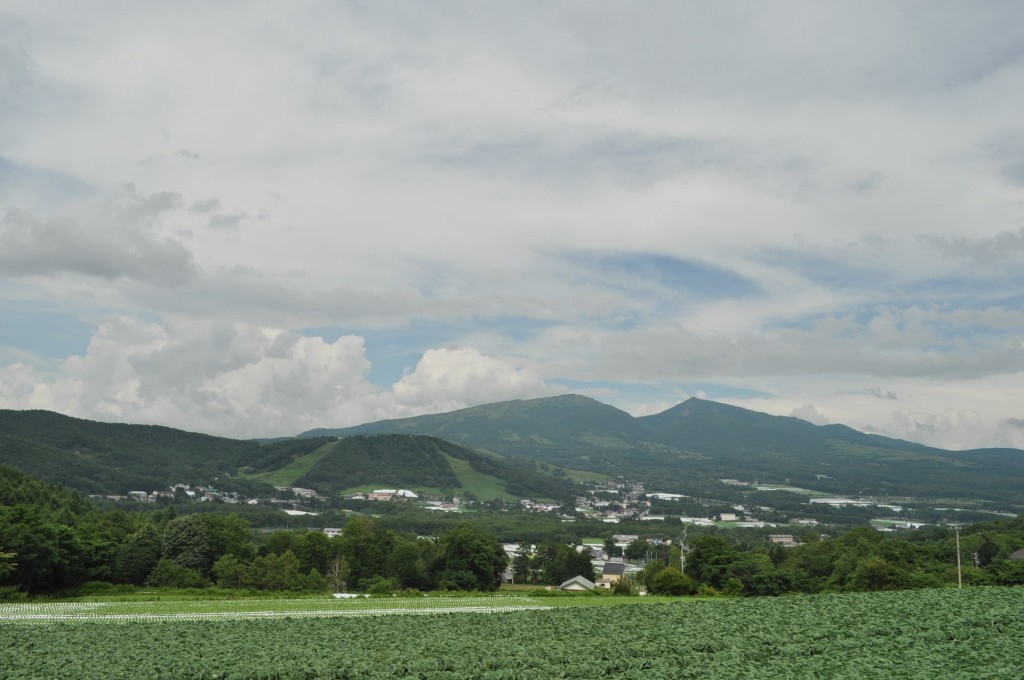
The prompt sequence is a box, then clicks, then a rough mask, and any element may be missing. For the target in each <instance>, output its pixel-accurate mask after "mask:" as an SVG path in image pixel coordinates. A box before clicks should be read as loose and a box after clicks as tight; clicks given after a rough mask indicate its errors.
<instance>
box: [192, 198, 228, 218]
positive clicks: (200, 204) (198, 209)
mask: <svg viewBox="0 0 1024 680" xmlns="http://www.w3.org/2000/svg"><path fill="white" fill-rule="evenodd" d="M189 210H191V211H192V212H194V213H200V214H206V213H211V212H216V211H218V210H220V199H217V198H203V199H200V200H198V201H193V203H192V205H190V206H189Z"/></svg>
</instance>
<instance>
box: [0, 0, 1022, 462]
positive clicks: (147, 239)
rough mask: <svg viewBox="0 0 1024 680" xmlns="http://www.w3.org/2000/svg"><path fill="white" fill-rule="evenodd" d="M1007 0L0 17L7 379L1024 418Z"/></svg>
mask: <svg viewBox="0 0 1024 680" xmlns="http://www.w3.org/2000/svg"><path fill="white" fill-rule="evenodd" d="M1022 111H1024V21H1021V5H1020V3H1019V2H951V3H938V2H893V1H892V0H883V1H880V2H864V1H861V2H841V3H840V2H794V3H786V2H773V3H751V2H727V1H726V2H682V1H679V0H673V1H671V2H654V1H652V2H643V3H628V2H614V3H613V2H606V3H605V2H591V1H587V2H582V1H580V2H560V1H557V0H555V1H552V0H544V1H538V2H444V1H432V2H418V1H417V2H380V1H377V0H367V1H365V2H337V1H334V0H331V1H327V0H324V1H313V0H310V1H296V2H289V3H280V2H263V3H261V2H253V1H246V2H215V3H210V2H187V1H182V2H174V3H166V2H147V1H139V0H130V1H128V0H126V1H122V2H118V1H113V0H111V1H109V2H88V3H86V2H57V1H54V0H8V1H7V2H5V3H4V4H3V9H0V407H3V408H17V409H24V408H44V409H51V410H55V411H59V412H62V413H66V414H70V415H74V416H78V417H85V418H92V419H97V420H108V421H120V422H139V423H156V424H163V425H170V426H174V427H180V428H185V429H189V430H195V431H201V432H209V433H214V434H223V435H229V436H236V437H253V436H271V435H288V434H295V433H298V432H301V431H303V430H306V429H309V428H311V427H317V426H345V425H353V424H357V423H361V422H366V421H371V420H379V419H382V418H393V417H401V416H408V415H416V414H421V413H430V412H438V411H446V410H452V409H456V408H461V407H465V406H471V405H475V404H481V403H487V402H494V401H503V400H507V399H518V398H532V397H539V396H548V395H555V394H563V393H569V392H572V393H579V394H585V395H588V396H592V397H594V398H596V399H598V400H600V401H603V402H606V403H609V404H612V405H614V406H617V407H619V408H622V409H624V410H626V411H628V412H630V413H633V414H634V415H644V414H648V413H654V412H657V411H660V410H663V409H665V408H667V407H669V406H672V405H674V404H676V403H678V402H680V401H683V400H685V399H687V398H689V397H691V396H701V397H705V398H708V399H713V400H716V401H722V402H727V403H730V404H736V405H739V406H743V407H747V408H751V409H755V410H758V411H764V412H767V413H773V414H779V415H797V416H800V417H803V418H806V419H807V420H810V421H811V422H815V423H826V422H832V423H845V424H847V425H850V426H852V427H855V428H857V429H860V430H864V431H868V432H875V433H880V434H885V435H889V436H894V437H900V438H904V439H910V440H914V441H920V442H924V443H928V444H933V445H938V446H942V447H944V448H974V447H989V446H1016V447H1024V116H1022V113H1021V112H1022Z"/></svg>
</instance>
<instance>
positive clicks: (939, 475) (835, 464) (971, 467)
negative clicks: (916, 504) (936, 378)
mask: <svg viewBox="0 0 1024 680" xmlns="http://www.w3.org/2000/svg"><path fill="white" fill-rule="evenodd" d="M382 433H400V434H429V435H432V436H435V437H440V438H442V439H447V440H449V441H453V442H456V443H459V444H462V445H464V446H468V447H471V448H474V449H479V450H485V451H493V452H496V453H500V454H504V455H508V456H516V457H526V458H535V459H538V460H542V461H545V462H547V463H554V464H557V465H562V466H565V467H570V468H582V469H587V470H594V471H597V472H602V473H606V474H612V475H622V476H626V477H630V478H633V479H641V480H649V481H657V482H658V483H660V484H661V485H662V486H666V487H668V486H671V487H674V488H682V489H687V490H691V491H700V490H707V488H708V485H709V484H713V483H714V480H718V479H723V478H735V479H741V480H747V481H760V482H764V483H780V484H781V483H786V484H790V485H793V486H800V487H805V488H811V489H816V490H820V491H825V492H829V493H842V494H871V495H884V496H914V497H930V498H976V499H987V500H993V501H1000V502H1005V503H1011V504H1024V488H1022V487H1024V485H1022V484H1021V482H1022V481H1024V451H1021V450H1019V449H1005V448H1004V449H999V448H991V449H975V450H969V451H948V450H945V449H939V448H935V447H929V446H925V445H923V444H916V443H913V442H908V441H903V440H899V439H892V438H889V437H883V436H879V435H873V434H865V433H863V432H859V431H857V430H854V429H852V428H850V427H847V426H845V425H824V426H819V425H814V424H812V423H809V422H807V421H805V420H801V419H799V418H794V417H785V416H773V415H768V414H764V413H759V412H756V411H751V410H748V409H744V408H739V407H736V406H730V405H727V404H722V403H718V402H714V401H708V400H704V399H698V398H692V399H688V400H687V401H685V402H683V403H681V404H678V405H676V406H674V407H672V408H670V409H668V410H666V411H663V412H661V413H657V414H654V415H649V416H642V417H633V416H631V415H629V414H628V413H626V412H624V411H620V410H619V409H616V408H614V407H612V406H609V405H607V404H603V403H601V402H598V401H596V400H594V399H590V398H588V397H583V396H579V395H564V396H558V397H549V398H543V399H530V400H518V401H507V402H501V403H497V404H486V405H482V406H475V407H471V408H467V409H461V410H458V411H453V412H450V413H440V414H433V415H424V416H417V417H412V418H403V419H397V420H384V421H379V422H375V423H367V424H364V425H359V426H356V427H349V428H340V429H319V430H311V431H309V432H305V433H303V434H302V435H300V436H303V437H309V436H349V435H353V434H382Z"/></svg>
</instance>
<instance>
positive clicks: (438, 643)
mask: <svg viewBox="0 0 1024 680" xmlns="http://www.w3.org/2000/svg"><path fill="white" fill-rule="evenodd" d="M544 600H545V598H529V597H479V598H393V599H373V598H371V599H366V600H355V601H354V600H330V599H320V600H317V599H296V600H270V599H266V600H231V601H194V602H188V601H186V602H181V601H178V602H173V601H171V602H124V603H103V602H99V603H25V604H9V605H0V677H3V678H403V677H404V678H510V679H511V678H544V679H547V678H599V677H616V678H672V679H676V678H755V679H756V678H815V677H817V678H883V677H884V678H922V679H928V680H934V679H935V678H958V679H959V678H965V679H972V678H986V679H988V678H1015V679H1019V678H1021V677H1024V648H1022V645H1021V641H1022V640H1024V589H1020V588H971V589H968V590H963V591H957V590H927V591H903V592H889V593H851V594H843V595H818V596H807V595H803V596H786V597H779V598H743V599H695V598H682V599H679V600H677V601H674V602H655V603H648V602H646V601H643V600H641V599H633V600H632V603H633V604H629V605H626V606H588V605H590V604H611V602H613V601H614V602H615V603H616V604H618V603H621V602H623V601H626V602H629V600H625V599H624V598H623V599H620V598H610V597H606V598H593V597H591V598H573V599H572V600H571V602H572V604H574V605H577V606H571V607H562V606H558V607H551V606H547V605H546V604H545V602H544ZM548 602H549V603H550V604H556V603H557V604H562V603H563V601H562V600H560V599H554V598H552V599H549V600H548ZM410 614H415V615H410Z"/></svg>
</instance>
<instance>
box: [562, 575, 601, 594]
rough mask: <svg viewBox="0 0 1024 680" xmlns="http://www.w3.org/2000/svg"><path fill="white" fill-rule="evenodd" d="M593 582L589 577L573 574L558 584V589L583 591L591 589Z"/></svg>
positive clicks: (593, 585)
mask: <svg viewBox="0 0 1024 680" xmlns="http://www.w3.org/2000/svg"><path fill="white" fill-rule="evenodd" d="M594 588H595V584H594V582H593V581H591V580H590V579H586V578H583V577H582V576H573V577H572V578H571V579H569V580H568V581H566V582H564V583H563V584H562V585H560V586H558V589H559V590H567V591H569V592H583V591H585V590H593V589H594Z"/></svg>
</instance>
